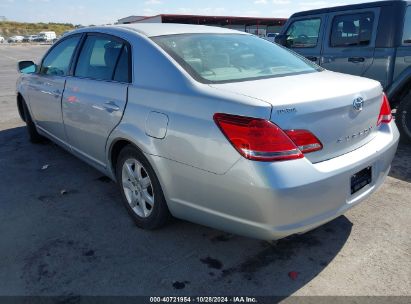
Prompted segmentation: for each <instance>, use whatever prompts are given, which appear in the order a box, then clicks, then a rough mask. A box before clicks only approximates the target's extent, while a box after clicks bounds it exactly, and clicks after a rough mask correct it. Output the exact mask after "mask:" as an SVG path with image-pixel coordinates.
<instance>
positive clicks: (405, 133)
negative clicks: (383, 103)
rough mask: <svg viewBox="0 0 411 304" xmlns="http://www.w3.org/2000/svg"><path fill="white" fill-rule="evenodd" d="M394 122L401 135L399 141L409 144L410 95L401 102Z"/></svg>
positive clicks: (410, 128) (410, 134)
mask: <svg viewBox="0 0 411 304" xmlns="http://www.w3.org/2000/svg"><path fill="white" fill-rule="evenodd" d="M395 121H396V123H397V126H398V130H399V131H400V133H401V140H402V141H403V142H407V143H411V93H409V94H408V95H407V96H405V98H404V99H403V100H401V103H400V105H399V106H398V108H397V113H396V114H395Z"/></svg>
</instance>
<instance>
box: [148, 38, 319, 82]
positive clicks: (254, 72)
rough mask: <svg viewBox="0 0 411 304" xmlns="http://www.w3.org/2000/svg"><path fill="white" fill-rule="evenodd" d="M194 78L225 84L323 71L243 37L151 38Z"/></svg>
mask: <svg viewBox="0 0 411 304" xmlns="http://www.w3.org/2000/svg"><path fill="white" fill-rule="evenodd" d="M152 40H153V41H154V42H156V43H157V44H158V45H159V46H160V47H161V48H163V49H164V50H165V51H166V52H167V53H168V54H170V55H171V56H172V57H173V58H174V59H175V60H176V61H177V62H178V63H179V64H180V65H181V66H182V67H183V68H184V69H185V70H186V71H187V72H188V73H189V74H190V75H191V76H192V77H193V78H195V79H196V80H198V81H200V82H203V83H226V82H236V81H245V80H256V79H263V78H272V77H281V76H287V75H294V74H302V73H313V72H316V71H321V70H322V69H321V68H320V67H319V66H317V65H315V64H313V63H311V62H309V61H308V60H306V59H304V58H302V57H300V56H298V55H296V54H294V53H292V52H291V51H289V50H287V49H285V48H283V47H280V46H278V45H276V44H274V43H271V42H268V41H266V40H264V39H261V38H258V37H256V36H253V35H244V34H183V35H169V36H158V37H153V38H152Z"/></svg>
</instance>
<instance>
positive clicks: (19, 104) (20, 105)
mask: <svg viewBox="0 0 411 304" xmlns="http://www.w3.org/2000/svg"><path fill="white" fill-rule="evenodd" d="M24 102H25V100H24V97H23V95H21V93H20V92H18V93H17V110H18V111H19V115H20V118H21V119H22V120H23V121H24V122H26V115H24V109H23V103H24Z"/></svg>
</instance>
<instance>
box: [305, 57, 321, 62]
mask: <svg viewBox="0 0 411 304" xmlns="http://www.w3.org/2000/svg"><path fill="white" fill-rule="evenodd" d="M305 58H307V59H308V60H310V61H317V59H318V58H317V57H315V56H306V57H305Z"/></svg>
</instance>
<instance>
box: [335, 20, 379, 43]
mask: <svg viewBox="0 0 411 304" xmlns="http://www.w3.org/2000/svg"><path fill="white" fill-rule="evenodd" d="M373 26H374V14H373V13H362V14H351V15H340V16H336V17H335V18H334V20H333V26H332V33H331V47H346V46H367V45H369V44H370V42H371V36H372V29H373Z"/></svg>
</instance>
